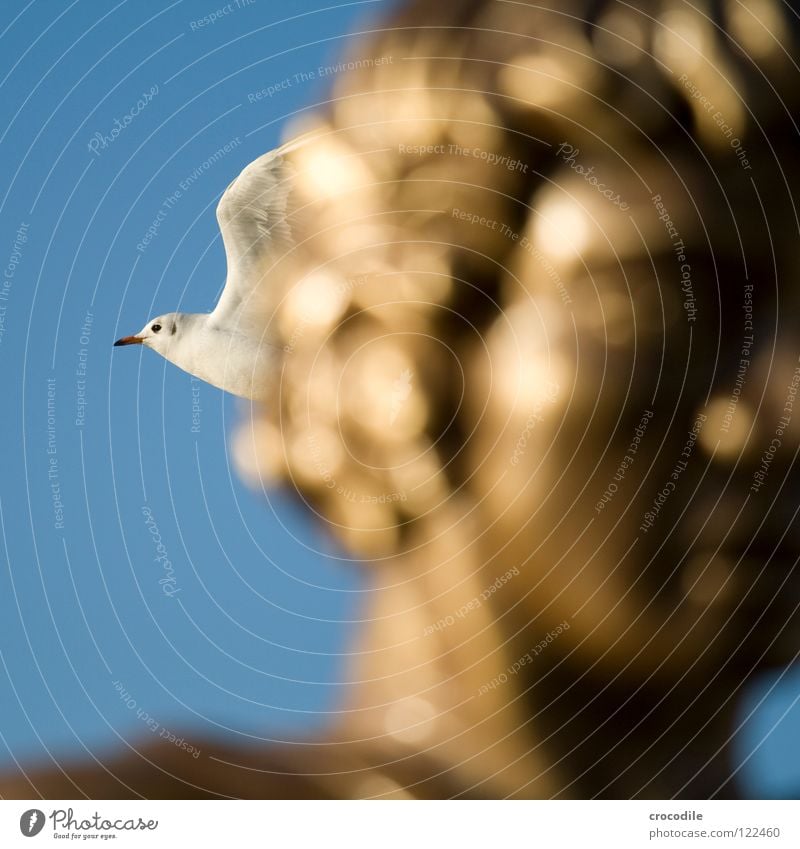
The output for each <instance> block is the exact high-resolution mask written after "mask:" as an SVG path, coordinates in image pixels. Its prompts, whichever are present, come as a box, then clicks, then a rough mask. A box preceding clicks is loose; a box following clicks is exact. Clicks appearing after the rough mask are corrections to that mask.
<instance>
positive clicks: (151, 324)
mask: <svg viewBox="0 0 800 849" xmlns="http://www.w3.org/2000/svg"><path fill="white" fill-rule="evenodd" d="M181 319H182V316H181V314H180V313H177V312H170V313H167V314H166V315H159V316H157V317H156V318H151V319H150V321H148V322H147V324H145V326H144V327H143V328H142V329H141V330H140V331H139V332H138V333H137V334H135V335H134V336H123V337H122V339H117V341H116V342H115V343H114V346H115V347H116V346H119V345H146V346H147V347H148V348H152V349H153V350H154V351H157V352H158V353H159V354H161V355H162V356H166V354H167V351H168V350H169V348H170V346H172V345H173V344H174V343H175V342H176V341H177V340H178V339H179V338H180V334H181V328H182V324H183V322H182V320H181Z"/></svg>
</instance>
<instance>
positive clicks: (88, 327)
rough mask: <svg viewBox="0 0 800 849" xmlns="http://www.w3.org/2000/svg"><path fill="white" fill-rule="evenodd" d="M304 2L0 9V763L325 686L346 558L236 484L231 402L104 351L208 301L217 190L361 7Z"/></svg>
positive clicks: (260, 714) (358, 590) (225, 720)
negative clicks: (1, 23)
mask: <svg viewBox="0 0 800 849" xmlns="http://www.w3.org/2000/svg"><path fill="white" fill-rule="evenodd" d="M322 5H324V4H320V3H314V2H308V1H307V0H302V2H297V0H293V2H292V3H291V4H274V3H268V2H266V0H251V2H249V3H246V2H244V0H240V3H239V5H238V6H237V4H236V3H235V2H232V3H230V4H228V5H227V6H225V5H223V4H222V3H221V2H220V0H216V2H213V3H208V2H192V3H188V2H178V3H173V4H172V5H168V4H164V3H161V2H123V3H119V4H118V5H116V6H112V5H106V4H101V3H86V2H79V3H78V2H76V3H71V4H69V3H65V4H45V3H43V2H36V3H31V4H29V5H28V6H27V7H23V6H20V7H19V11H18V14H17V17H16V18H14V19H13V20H10V18H9V20H8V21H7V22H6V24H7V25H6V28H5V31H4V32H3V33H2V40H1V43H2V51H0V55H1V56H2V66H0V79H2V80H3V82H2V102H3V104H4V116H8V119H10V120H7V121H4V122H3V126H2V128H0V133H1V135H2V138H0V153H1V154H2V162H3V165H4V180H3V182H2V186H1V187H0V188H1V189H2V194H0V200H1V202H2V207H0V233H2V239H1V240H0V263H2V267H3V275H2V280H0V364H1V365H2V373H3V380H4V389H3V395H4V398H5V402H6V403H5V405H4V410H5V414H4V415H3V416H2V417H0V440H2V445H3V474H2V479H0V520H1V521H2V537H3V546H4V547H3V548H2V549H0V550H2V560H3V564H2V568H0V622H1V623H2V645H0V649H2V664H3V667H2V669H0V705H1V706H2V724H1V725H0V732H1V733H2V739H1V740H0V762H5V763H8V762H10V761H11V760H12V758H20V759H22V758H25V759H29V758H36V759H39V758H46V757H47V754H48V753H52V754H53V755H55V756H58V757H60V756H63V755H64V754H66V753H74V752H78V753H84V752H87V751H91V752H100V751H102V750H103V749H105V748H106V747H108V746H113V745H117V744H118V743H119V741H120V738H122V739H125V740H129V741H138V740H141V739H143V738H145V739H146V738H147V735H148V734H151V733H153V732H152V731H151V730H150V728H149V727H148V725H147V723H146V721H145V720H144V719H143V717H144V715H145V714H147V715H148V716H150V717H153V718H154V720H155V721H156V722H157V723H158V725H159V728H167V729H169V730H170V731H174V732H177V731H180V730H182V729H186V728H189V727H191V728H194V729H197V730H199V731H200V732H202V733H207V734H222V733H233V734H235V735H239V736H241V735H251V734H252V735H255V736H257V737H263V738H268V737H274V738H276V739H280V738H282V737H285V736H286V735H291V734H295V733H298V732H303V731H307V730H308V729H313V728H319V727H320V726H321V725H323V724H324V723H325V722H326V721H327V719H328V718H329V717H330V712H331V711H335V710H336V709H337V707H338V705H339V704H340V703H341V701H340V700H341V697H342V693H343V688H342V686H341V683H339V682H341V680H342V675H343V654H344V653H346V652H347V651H348V648H349V645H350V641H351V639H352V636H353V633H354V628H355V625H354V624H353V620H355V619H357V618H358V616H359V615H360V611H361V610H362V605H363V603H364V598H365V587H363V586H362V584H361V582H360V577H359V575H358V573H357V571H356V570H355V569H353V568H348V567H347V566H346V565H345V566H344V567H343V564H342V562H341V560H340V559H338V557H337V556H336V553H335V552H333V551H332V550H331V549H330V546H329V545H328V543H327V542H326V541H325V540H324V539H320V538H319V537H318V536H317V535H316V534H315V532H314V529H313V527H312V525H311V524H310V522H309V521H308V520H306V519H305V517H304V516H303V515H302V514H301V513H300V512H299V511H298V509H297V508H295V506H294V505H293V504H292V503H290V501H289V500H288V499H287V498H286V497H283V496H281V494H280V493H270V494H269V500H268V502H266V503H265V501H264V499H263V497H262V496H261V495H260V494H256V493H253V492H251V491H249V490H248V489H246V488H245V487H244V486H243V485H242V484H241V483H240V482H239V481H238V479H237V477H236V475H235V472H234V470H233V469H232V467H231V465H230V462H229V451H228V447H227V440H228V439H229V438H230V434H231V430H232V426H233V424H234V422H235V421H236V417H237V415H238V411H237V408H236V401H235V400H234V399H232V398H230V397H227V396H225V395H224V394H223V393H221V392H219V391H217V390H216V389H214V388H212V387H210V386H208V385H206V384H200V383H193V382H192V381H191V380H190V378H189V377H188V376H187V375H185V374H184V373H183V372H180V371H178V370H177V369H175V368H174V367H172V366H169V365H168V364H166V363H165V362H164V361H163V360H161V359H160V358H159V357H157V356H156V355H154V354H153V353H152V352H150V351H140V350H138V349H116V350H113V349H112V347H111V346H112V342H113V341H114V339H115V338H117V337H118V336H121V335H126V334H128V333H133V332H136V331H137V330H139V329H140V328H141V327H142V326H143V325H144V323H145V321H146V320H147V319H148V318H149V317H150V316H151V315H157V314H159V313H161V312H168V311H171V310H174V309H182V310H186V311H196V312H203V311H207V310H209V309H210V308H211V307H212V306H213V303H214V301H215V298H216V295H217V292H218V291H219V289H220V287H221V285H222V283H223V282H224V275H225V260H224V254H223V251H222V246H221V243H220V241H219V238H218V230H217V225H216V220H215V217H214V208H215V206H216V201H217V199H218V197H219V195H220V193H221V192H222V191H223V190H224V188H225V186H226V185H227V184H228V183H229V182H230V180H231V179H232V178H233V177H234V176H235V175H236V174H237V173H238V172H239V171H240V169H241V168H242V167H243V166H244V165H246V164H247V163H248V162H250V161H251V160H252V159H254V158H256V157H257V156H258V155H260V154H261V153H263V152H264V151H266V150H269V149H270V148H273V147H275V146H276V144H277V143H278V141H279V136H280V131H281V128H282V126H283V125H284V124H285V122H286V120H287V117H288V116H291V115H293V114H295V113H297V111H298V110H302V109H304V108H309V107H313V105H314V104H315V103H317V102H318V101H319V100H320V99H324V97H325V96H326V88H325V81H324V80H323V81H322V82H316V81H314V80H312V81H311V82H307V83H304V84H299V83H297V82H296V81H295V76H294V75H295V74H298V73H299V72H303V73H307V72H308V71H309V69H311V70H313V69H316V68H317V66H319V65H320V64H325V63H328V62H333V61H334V60H335V59H336V57H337V55H338V54H339V52H340V51H341V50H342V49H343V45H344V40H345V37H346V36H347V34H348V33H349V32H350V31H352V30H353V28H354V27H355V26H356V23H357V22H364V21H368V20H369V19H370V17H371V15H373V14H374V12H375V10H376V8H377V6H378V5H380V4H375V3H348V4H338V5H337V4H333V5H332V6H331V8H328V9H322V10H317V9H318V6H322ZM221 9H222V10H224V9H227V12H224V13H223V14H221V15H220V16H219V17H217V18H216V19H215V20H213V19H209V18H206V20H205V21H203V18H204V17H206V16H209V15H212V13H214V12H217V11H220V10H221ZM290 15H291V17H289V16H290ZM7 17H8V15H7ZM282 18H285V20H281V19H282ZM287 79H288V80H290V83H289V84H288V85H287V84H286V83H285V82H284V81H285V80H287ZM270 86H273V87H275V88H276V91H275V92H274V93H271V92H270V90H269V89H270ZM264 89H267V90H268V93H267V94H263V90H264ZM258 92H262V96H261V97H257V96H255V95H256V93H258ZM251 94H252V95H254V96H253V97H248V95H251ZM226 146H227V152H225V153H224V155H222V156H221V157H217V158H216V160H215V161H214V162H213V164H211V165H210V166H208V167H204V163H207V161H208V160H209V158H213V157H214V154H215V152H216V151H218V150H220V149H226ZM182 185H183V188H181V186H182ZM170 199H172V200H170ZM160 210H163V213H162V215H161V216H159V211H160ZM159 218H160V220H158V224H157V226H156V227H155V235H151V236H150V237H149V238H147V234H148V230H149V228H151V225H153V223H154V221H156V220H157V219H159ZM198 407H199V409H200V411H199V412H198ZM193 417H194V418H193ZM193 428H194V430H193ZM147 511H149V512H147ZM155 533H158V537H156V536H155ZM159 540H160V542H161V545H162V546H163V548H161V549H158V548H157V547H156V545H157V543H158V541H159ZM328 554H333V555H334V556H333V557H331V556H327V555H328ZM158 557H160V558H161V559H160V560H156V558H158ZM165 590H166V592H165ZM167 593H169V594H167ZM121 694H122V695H121ZM134 702H135V705H136V707H135V708H134V707H131V706H130V705H132V703H134ZM137 712H138V715H137Z"/></svg>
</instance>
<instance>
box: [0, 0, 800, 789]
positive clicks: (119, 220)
mask: <svg viewBox="0 0 800 849" xmlns="http://www.w3.org/2000/svg"><path fill="white" fill-rule="evenodd" d="M323 5H324V4H323V3H319V2H318V3H315V2H312V0H292V3H291V4H288V3H287V4H275V3H269V2H267V0H250V2H246V0H238V3H237V2H236V0H232V2H231V3H228V4H227V5H226V4H223V3H221V0H214V2H210V3H209V2H191V3H189V2H187V0H184V2H177V3H173V4H171V5H169V4H164V3H162V2H154V0H148V1H147V2H143V0H138V1H137V2H132V0H128V1H127V2H122V3H119V4H117V5H106V4H101V3H97V2H96V3H87V2H72V3H64V4H46V3H44V2H42V0H39V2H31V3H29V4H28V5H26V6H22V5H20V6H19V7H18V8H16V7H15V12H14V14H16V17H13V19H12V17H11V16H10V14H8V13H7V18H8V20H7V21H6V22H5V25H4V27H5V28H4V29H3V31H2V34H0V46H2V49H1V50H0V57H2V58H0V79H1V80H2V82H0V96H1V97H2V102H3V104H4V116H5V117H6V120H5V121H4V122H3V125H2V127H0V161H2V163H3V166H4V179H3V181H2V185H0V192H1V194H0V236H1V237H2V238H0V264H2V269H3V272H2V274H1V275H0V367H2V375H3V399H4V401H5V404H4V407H3V409H4V415H3V416H1V417H0V444H2V447H3V466H2V477H0V533H1V535H2V540H3V545H2V548H0V552H1V553H0V560H2V565H0V623H1V624H0V627H2V639H1V641H0V661H2V668H0V710H1V711H2V722H1V723H0V765H1V764H2V763H10V762H12V760H13V759H25V760H29V759H37V760H38V759H47V757H48V755H52V756H55V757H63V756H64V755H67V754H76V753H77V754H86V753H88V752H92V753H95V754H99V753H101V752H102V751H104V750H107V749H108V748H109V747H112V746H117V745H120V742H121V741H122V740H126V741H129V742H131V743H137V742H139V741H141V740H143V739H145V740H146V739H147V737H148V735H149V734H153V733H156V732H154V731H153V730H152V729H153V726H154V725H155V726H156V727H157V729H158V730H159V731H160V730H161V729H166V730H167V731H169V732H172V733H178V732H181V731H183V730H186V729H189V728H191V729H194V730H195V731H197V732H199V733H202V734H212V735H220V734H229V735H230V734H233V735H234V736H236V737H239V739H246V738H248V737H253V738H256V739H282V738H285V737H286V736H290V735H296V734H302V733H303V732H307V731H309V730H313V729H319V728H320V727H322V726H324V724H325V723H326V722H327V721H328V720H329V719H330V717H331V713H332V712H335V711H336V709H337V707H338V706H339V705H340V704H341V698H342V695H343V689H344V687H343V683H342V682H343V662H344V659H345V654H346V652H347V651H348V647H349V645H350V644H351V640H352V637H353V635H354V632H355V628H356V627H357V620H358V617H359V616H360V614H361V611H362V610H363V605H364V603H365V598H366V591H367V590H366V586H365V585H364V584H363V583H362V581H361V578H360V576H359V574H358V572H357V570H355V569H354V568H352V567H348V566H347V564H346V563H343V560H342V557H341V555H340V553H338V552H336V551H334V550H333V549H332V548H331V547H330V544H329V543H328V542H327V541H326V540H324V539H322V538H320V537H319V536H318V535H317V534H316V533H315V530H314V528H313V526H312V525H311V523H310V521H309V520H308V519H307V518H306V517H305V516H304V515H302V514H301V513H300V512H299V511H298V509H297V508H296V507H295V506H294V505H293V503H291V502H290V501H289V500H288V499H287V498H286V497H284V496H282V495H281V494H280V493H269V497H268V499H267V500H266V501H265V499H264V498H263V496H261V495H260V494H255V493H253V492H251V491H249V490H247V489H246V488H245V487H244V486H243V485H242V484H241V483H240V482H239V481H238V479H237V477H236V475H235V473H234V471H233V469H232V468H231V466H230V462H229V451H228V446H227V441H228V439H229V437H230V433H231V428H232V425H233V423H234V422H235V420H236V416H237V409H236V405H235V401H234V400H233V399H231V398H229V397H227V396H225V395H223V394H222V393H221V392H219V391H217V390H215V389H213V388H212V387H210V386H207V385H206V384H200V383H194V382H192V381H191V380H190V379H189V377H188V376H187V375H185V374H184V373H182V372H180V371H178V370H177V369H175V368H173V367H172V366H169V365H168V364H166V363H165V362H164V361H163V360H161V359H160V358H158V357H157V356H156V355H154V354H152V353H151V352H148V351H140V350H138V349H137V350H131V349H122V350H119V349H118V350H117V351H113V352H112V347H111V344H112V342H113V340H114V339H115V338H117V337H118V336H121V335H126V334H128V333H133V332H135V331H137V330H138V329H140V328H141V327H142V326H143V325H144V323H145V321H146V320H147V319H148V318H149V317H150V316H152V315H157V314H159V313H162V312H168V311H172V310H174V309H181V310H185V311H196V312H203V311H207V310H209V309H210V308H211V307H212V305H213V303H214V301H215V298H216V296H217V293H218V291H219V289H220V287H221V285H222V283H223V281H224V274H225V265H224V256H223V251H222V246H221V243H220V242H219V234H218V230H217V224H216V220H215V218H214V208H215V206H216V202H217V199H218V197H219V195H220V193H221V192H222V191H223V189H224V188H225V186H226V185H227V184H228V183H229V182H230V180H231V179H232V178H233V177H234V176H235V175H236V174H237V173H238V172H239V170H240V169H241V168H242V167H243V166H244V165H245V164H247V163H248V162H250V161H251V160H252V159H254V158H256V157H257V156H258V155H260V154H261V153H263V152H264V151H266V150H269V149H270V148H273V147H275V146H276V144H277V143H278V141H279V136H280V131H281V128H282V127H283V125H284V124H285V123H286V121H287V120H288V119H289V118H290V117H291V116H293V115H295V114H297V113H298V112H299V111H302V110H303V109H308V108H313V107H314V105H315V104H316V103H318V102H319V101H320V100H322V99H324V98H325V96H326V85H327V84H328V83H329V80H324V79H323V80H319V79H311V80H310V81H308V82H300V81H299V80H300V79H305V78H306V77H308V76H317V75H316V74H311V73H310V72H311V71H315V69H316V68H317V67H318V66H319V65H322V64H325V63H332V62H335V61H336V59H337V57H338V56H339V55H340V53H341V51H342V49H343V47H344V42H345V39H346V37H347V36H348V35H349V34H350V33H351V32H352V31H353V30H354V29H356V28H358V26H368V25H369V21H370V20H371V19H372V18H373V16H374V15H375V14H376V12H377V11H379V10H380V9H381V8H382V7H385V4H382V3H381V2H360V3H347V4H344V3H339V4H335V3H334V4H331V5H330V6H328V7H327V8H318V7H322V6H323ZM301 75H304V76H301ZM220 150H222V151H225V152H224V154H223V155H219V156H215V154H217V152H218V151H220ZM210 160H213V162H212V164H208V163H209V161H210ZM198 408H199V410H198ZM156 534H157V536H156ZM159 543H160V545H161V546H162V547H161V548H158V547H157V546H158V544H159ZM157 558H160V559H157ZM773 685H774V686H773ZM796 689H797V681H796V675H794V674H793V675H791V676H789V675H786V676H784V677H783V678H782V679H777V678H775V679H769V678H766V677H765V678H764V679H762V682H761V684H760V685H759V686H756V687H754V688H753V689H752V691H751V693H750V696H749V697H748V699H747V700H745V701H744V702H743V705H742V712H741V716H742V717H744V716H746V715H749V714H750V713H751V712H752V717H751V718H750V719H749V720H748V722H747V724H746V732H745V733H744V734H743V735H741V736H740V738H739V751H740V752H741V756H742V758H743V759H747V763H746V764H745V766H744V774H745V776H746V782H747V786H748V787H749V788H750V791H751V792H752V793H758V792H767V793H768V794H773V793H777V794H780V793H781V792H785V788H792V787H797V786H798V785H800V767H798V758H797V757H796V740H797V735H796V734H794V733H793V732H794V730H795V729H796V728H797V724H798V721H799V719H798V714H800V711H799V710H798V707H797V705H795V704H794V702H793V701H792V699H793V698H794V693H795V692H796ZM762 700H763V701H762ZM147 718H151V722H150V723H149V724H148V722H147ZM792 744H793V745H794V749H793V748H792ZM787 753H788V755H789V756H787Z"/></svg>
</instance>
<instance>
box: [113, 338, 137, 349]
mask: <svg viewBox="0 0 800 849" xmlns="http://www.w3.org/2000/svg"><path fill="white" fill-rule="evenodd" d="M142 342H144V339H142V337H141V336H123V337H122V339H117V341H116V342H115V343H114V347H115V348H118V347H119V346H120V345H141V344H142Z"/></svg>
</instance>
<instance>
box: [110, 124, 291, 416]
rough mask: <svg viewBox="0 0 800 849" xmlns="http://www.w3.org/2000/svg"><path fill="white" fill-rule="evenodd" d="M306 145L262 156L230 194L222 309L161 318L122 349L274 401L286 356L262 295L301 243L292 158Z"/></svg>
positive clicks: (223, 204) (225, 207)
mask: <svg viewBox="0 0 800 849" xmlns="http://www.w3.org/2000/svg"><path fill="white" fill-rule="evenodd" d="M306 140H307V136H301V137H300V138H298V139H295V140H294V141H291V142H289V143H288V144H286V145H283V147H279V148H277V149H276V150H273V151H270V152H269V153H265V154H264V155H263V156H260V157H259V158H258V159H256V160H255V161H254V162H251V163H250V164H249V165H248V166H247V167H246V168H245V169H244V170H243V171H242V173H241V174H239V176H238V177H237V178H236V179H235V180H234V181H233V182H232V183H231V184H230V185H229V186H228V188H227V189H226V190H225V192H224V194H223V195H222V198H221V199H220V202H219V204H218V206H217V221H218V223H219V229H220V231H221V233H222V241H223V243H224V245H225V256H226V258H227V263H228V274H227V278H226V281H225V288H224V289H223V291H222V294H221V295H220V298H219V301H218V303H217V305H216V307H214V310H213V311H212V312H210V313H181V312H171V313H167V314H166V315H160V316H157V317H156V318H152V319H150V321H148V322H147V324H146V325H145V326H144V327H143V328H142V330H140V331H139V333H137V334H136V335H135V336H125V337H123V338H122V339H118V340H117V341H116V342H115V343H114V345H115V346H120V345H144V346H145V347H147V348H152V349H153V350H154V351H155V352H156V353H157V354H160V355H161V356H162V357H164V359H167V360H169V361H170V362H171V363H174V364H175V365H176V366H178V367H179V368H181V369H183V370H184V371H186V372H188V373H189V374H192V375H194V376H195V377H198V378H200V379H201V380H204V381H206V382H207V383H210V384H212V385H213V386H217V387H219V388H220V389H224V390H225V391H226V392H230V393H231V394H233V395H238V396H240V397H242V398H250V399H252V400H261V399H263V398H264V397H265V396H266V394H267V391H268V388H269V385H270V378H271V376H272V375H273V374H274V367H275V363H276V359H277V351H278V349H277V348H276V347H275V346H274V345H272V344H270V342H269V340H268V338H267V337H266V335H265V320H264V317H263V315H261V314H260V312H259V309H258V305H259V304H260V299H259V296H258V290H259V287H260V286H261V285H262V284H263V283H265V282H266V279H267V276H268V274H269V272H270V270H271V269H272V268H273V267H274V265H275V264H276V262H278V261H279V260H280V258H281V256H283V255H285V254H286V252H287V251H289V250H290V249H291V247H292V246H293V244H294V241H295V239H293V232H292V231H293V230H294V229H295V225H294V223H293V218H292V209H290V206H291V204H290V198H291V196H292V190H293V188H294V186H293V183H294V176H295V173H294V168H293V166H292V165H291V163H289V162H288V161H287V160H286V159H285V158H284V154H287V153H290V152H291V151H292V150H294V149H296V148H297V147H298V146H299V145H300V144H302V143H304V142H305V141H306Z"/></svg>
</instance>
